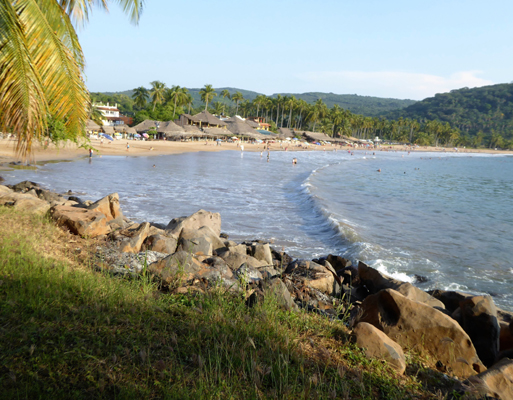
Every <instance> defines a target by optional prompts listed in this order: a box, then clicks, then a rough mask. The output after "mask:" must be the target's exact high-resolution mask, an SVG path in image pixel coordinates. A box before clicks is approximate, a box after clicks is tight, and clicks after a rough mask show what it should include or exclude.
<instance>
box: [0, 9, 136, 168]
mask: <svg viewBox="0 0 513 400" xmlns="http://www.w3.org/2000/svg"><path fill="white" fill-rule="evenodd" d="M97 3H99V4H100V5H101V6H102V7H103V8H107V4H108V3H110V2H109V1H108V0H107V1H101V2H95V1H91V0H88V1H72V0H46V1H44V2H43V1H36V0H27V1H9V0H2V1H1V2H0V26H1V27H2V28H1V34H0V94H1V95H0V110H2V112H1V113H0V129H1V130H7V131H10V132H12V133H14V134H15V135H16V136H17V138H18V142H17V144H16V153H17V154H19V155H21V156H22V157H23V158H24V159H27V157H28V156H29V155H30V154H31V151H32V144H33V143H34V142H35V141H38V140H40V139H42V138H43V136H44V135H45V134H46V133H47V125H48V119H49V118H52V119H53V120H60V121H63V123H64V126H65V130H66V132H67V137H68V138H71V139H73V138H74V139H76V138H78V137H83V136H84V135H85V129H84V128H85V123H86V120H87V117H88V111H89V108H90V104H89V93H88V91H87V88H86V86H85V83H84V78H83V70H84V64H85V60H84V55H83V53H82V49H81V47H80V43H79V41H78V36H77V33H76V31H75V28H74V27H73V22H74V23H76V24H81V23H83V22H84V21H85V20H87V17H88V15H89V13H90V11H91V9H92V7H93V6H95V5H96V4H97ZM117 3H120V4H121V6H122V8H123V10H124V11H125V12H126V13H127V14H129V16H130V18H131V19H132V21H133V22H135V23H137V22H138V20H139V15H140V12H141V11H142V5H143V2H141V1H140V0H118V1H117Z"/></svg>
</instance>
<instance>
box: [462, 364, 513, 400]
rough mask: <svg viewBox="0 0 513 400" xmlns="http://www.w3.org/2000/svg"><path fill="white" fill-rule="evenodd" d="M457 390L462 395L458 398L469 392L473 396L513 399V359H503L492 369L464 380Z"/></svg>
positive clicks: (501, 399) (503, 399) (504, 399)
mask: <svg viewBox="0 0 513 400" xmlns="http://www.w3.org/2000/svg"><path fill="white" fill-rule="evenodd" d="M456 391H457V392H459V396H460V397H457V398H462V397H461V396H462V395H464V394H465V393H469V394H471V395H472V398H484V397H485V396H486V398H493V399H498V400H511V399H513V360H510V359H507V358H506V359H504V360H501V361H500V362H498V363H497V364H495V365H494V366H493V367H491V368H490V369H488V370H486V371H484V372H482V373H480V374H478V375H476V376H472V377H470V378H469V379H467V380H465V381H464V382H462V384H460V385H458V387H457V388H456Z"/></svg>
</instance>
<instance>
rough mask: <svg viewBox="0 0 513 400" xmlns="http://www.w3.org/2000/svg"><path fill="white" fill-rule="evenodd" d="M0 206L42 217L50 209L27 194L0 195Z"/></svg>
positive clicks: (7, 193) (43, 202)
mask: <svg viewBox="0 0 513 400" xmlns="http://www.w3.org/2000/svg"><path fill="white" fill-rule="evenodd" d="M0 205H2V206H10V207H13V208H15V209H17V210H19V211H24V212H28V213H31V214H38V215H44V214H46V213H47V212H48V210H49V209H50V207H51V206H50V204H48V203H47V202H46V201H44V200H40V199H38V198H37V197H34V196H32V195H30V194H27V193H17V192H12V191H11V192H7V191H4V192H3V193H0Z"/></svg>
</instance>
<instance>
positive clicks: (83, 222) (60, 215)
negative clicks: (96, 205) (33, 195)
mask: <svg viewBox="0 0 513 400" xmlns="http://www.w3.org/2000/svg"><path fill="white" fill-rule="evenodd" d="M40 201H42V200H40ZM50 215H51V216H52V218H53V219H54V220H55V221H56V223H57V225H59V226H61V227H64V228H67V229H68V230H69V231H70V232H72V233H74V234H75V235H80V236H82V237H91V238H94V237H98V236H103V235H106V234H108V233H109V232H110V227H109V226H108V225H107V218H106V217H105V215H104V214H102V213H100V212H97V211H91V210H87V209H85V208H76V207H70V206H55V207H52V209H51V210H50Z"/></svg>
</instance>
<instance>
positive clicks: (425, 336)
mask: <svg viewBox="0 0 513 400" xmlns="http://www.w3.org/2000/svg"><path fill="white" fill-rule="evenodd" d="M361 309H362V315H361V318H360V319H359V322H368V323H370V324H372V325H374V326H375V327H376V328H378V329H380V330H382V331H383V332H384V333H385V334H386V335H388V337H390V338H391V339H392V340H394V341H395V342H397V343H399V344H400V345H401V347H402V348H403V349H414V350H416V351H419V352H420V353H421V354H425V355H429V356H431V357H433V358H434V359H435V360H437V362H438V364H439V365H440V366H441V367H442V369H444V370H446V371H450V372H452V373H454V374H455V375H457V376H460V377H468V376H471V375H475V374H476V373H479V372H482V371H484V370H485V369H486V368H485V366H484V365H483V364H482V362H481V360H480V359H479V357H478V356H477V352H476V349H475V347H474V345H473V344H472V341H471V340H470V338H469V336H468V335H467V334H466V333H465V331H464V330H463V329H462V328H461V326H459V324H458V323H457V322H456V321H454V320H453V319H451V318H450V317H448V316H446V315H445V314H443V313H442V312H440V311H438V310H436V309H434V308H432V307H430V306H428V305H425V304H422V303H419V302H416V301H412V300H410V299H407V298H406V297H404V296H403V295H402V294H400V293H398V292H396V291H395V290H391V289H384V290H381V291H379V292H378V293H377V294H374V295H371V296H368V297H367V298H366V299H365V300H364V301H363V303H362V305H361Z"/></svg>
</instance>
